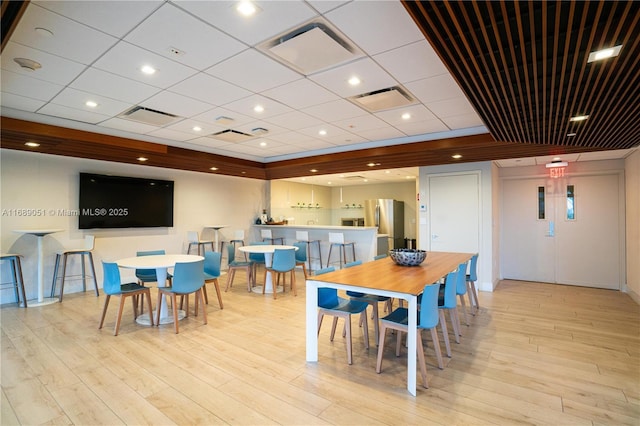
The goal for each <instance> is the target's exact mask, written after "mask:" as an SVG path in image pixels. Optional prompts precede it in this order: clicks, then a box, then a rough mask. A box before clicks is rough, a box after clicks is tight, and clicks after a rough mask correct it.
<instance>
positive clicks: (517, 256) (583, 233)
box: [501, 174, 624, 289]
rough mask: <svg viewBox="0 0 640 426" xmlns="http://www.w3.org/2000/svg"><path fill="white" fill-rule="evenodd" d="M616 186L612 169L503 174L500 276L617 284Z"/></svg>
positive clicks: (590, 284) (613, 286)
mask: <svg viewBox="0 0 640 426" xmlns="http://www.w3.org/2000/svg"><path fill="white" fill-rule="evenodd" d="M619 186H620V183H619V176H618V175H617V174H607V175H593V176H569V177H565V178H560V179H550V178H537V179H512V180H504V181H503V185H502V188H503V195H502V230H503V232H502V248H501V252H502V256H501V257H502V260H501V265H502V271H503V274H502V275H503V277H504V278H506V279H518V280H527V281H540V282H550V283H561V284H573V285H580V286H588V287H600V288H610V289H619V288H620V287H621V283H622V275H623V273H622V270H623V264H622V263H621V262H622V261H623V253H622V246H621V241H622V240H621V238H622V237H621V235H624V229H622V228H623V226H624V224H623V222H622V221H621V217H622V216H621V209H622V206H621V202H620V187H619Z"/></svg>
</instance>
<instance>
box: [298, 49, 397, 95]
mask: <svg viewBox="0 0 640 426" xmlns="http://www.w3.org/2000/svg"><path fill="white" fill-rule="evenodd" d="M352 77H358V78H359V79H360V84H358V85H355V86H353V85H350V84H349V79H350V78H352ZM309 79H311V80H313V81H315V82H316V83H318V84H319V85H321V86H324V87H326V88H327V89H329V90H331V91H332V92H334V93H336V94H338V95H340V96H342V97H349V96H355V95H359V94H362V93H369V92H373V91H375V90H380V89H386V88H388V87H393V86H395V85H397V84H398V82H397V81H396V80H395V79H394V78H393V77H391V76H390V75H389V73H387V72H386V71H385V70H384V69H383V68H381V67H380V66H379V65H378V64H376V63H375V62H373V61H372V60H371V59H370V58H362V59H359V60H357V61H354V62H351V63H348V64H346V65H342V66H339V67H337V68H333V69H330V70H328V71H323V72H319V73H317V74H314V75H311V76H309Z"/></svg>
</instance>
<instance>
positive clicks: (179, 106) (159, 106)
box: [140, 90, 214, 117]
mask: <svg viewBox="0 0 640 426" xmlns="http://www.w3.org/2000/svg"><path fill="white" fill-rule="evenodd" d="M140 105H142V106H144V107H146V108H151V109H155V110H157V111H162V112H166V113H169V114H173V115H178V116H180V117H192V116H194V115H197V114H201V113H203V112H205V111H208V110H210V109H213V107H214V106H213V105H211V104H207V103H204V102H200V101H198V100H196V99H193V98H189V97H187V96H182V95H179V94H177V93H173V92H168V91H166V90H164V91H162V92H160V93H158V94H156V95H154V96H152V97H150V98H149V99H146V100H145V101H144V102H141V103H140ZM168 105H170V107H169V108H170V110H169V111H166V108H167V106H168Z"/></svg>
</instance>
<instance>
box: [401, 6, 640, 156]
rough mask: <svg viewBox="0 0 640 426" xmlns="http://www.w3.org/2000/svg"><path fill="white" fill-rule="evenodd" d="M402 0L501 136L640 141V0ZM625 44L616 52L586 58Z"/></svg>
mask: <svg viewBox="0 0 640 426" xmlns="http://www.w3.org/2000/svg"><path fill="white" fill-rule="evenodd" d="M403 3H404V5H405V8H406V9H407V11H408V12H409V13H410V14H411V16H412V17H413V19H414V20H415V21H416V23H417V25H418V26H419V27H420V28H421V30H422V31H423V33H424V35H425V37H426V38H427V39H428V40H429V41H430V42H431V44H432V45H433V47H434V49H435V50H436V51H437V52H438V54H439V55H440V57H441V59H442V60H443V62H444V63H445V64H446V65H447V67H448V68H449V70H450V72H451V73H452V74H453V76H454V78H456V80H457V81H458V83H459V84H460V86H461V87H462V89H463V91H464V92H465V93H466V94H467V96H468V98H469V100H470V101H471V102H472V104H473V105H474V106H475V108H476V110H477V112H478V113H479V114H480V116H481V117H482V119H483V121H484V122H485V123H486V124H487V127H488V129H489V131H490V132H491V134H492V135H493V136H494V138H495V139H496V140H498V141H504V142H521V143H534V144H552V145H559V146H583V147H593V148H607V149H626V148H632V147H635V146H638V145H639V144H640V117H639V114H638V109H639V106H638V101H637V99H638V98H639V96H640V93H639V91H640V89H639V87H640V84H639V83H640V63H639V61H640V55H638V54H637V51H638V43H639V42H640V29H639V26H638V21H639V19H640V2H633V1H625V2H613V1H594V2H573V1H564V2H558V1H528V2H524V1H515V2H511V1H508V2H507V1H473V2H471V1H462V2H461V1H447V2H442V1H438V2H409V1H407V2H403ZM619 44H622V45H623V47H622V50H621V52H620V55H619V56H618V57H616V58H610V59H607V60H605V61H600V62H592V63H587V57H588V55H589V53H590V52H592V51H595V50H599V49H602V48H606V47H612V46H616V45H619ZM575 115H589V119H588V120H587V121H584V122H570V121H569V118H570V117H572V116H575ZM571 133H575V134H576V135H575V136H574V137H568V136H567V134H571Z"/></svg>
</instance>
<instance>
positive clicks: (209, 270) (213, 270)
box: [204, 251, 222, 279]
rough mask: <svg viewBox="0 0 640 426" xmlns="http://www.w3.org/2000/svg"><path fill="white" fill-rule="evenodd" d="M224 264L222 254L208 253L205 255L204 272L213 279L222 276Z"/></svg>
mask: <svg viewBox="0 0 640 426" xmlns="http://www.w3.org/2000/svg"><path fill="white" fill-rule="evenodd" d="M221 263H222V253H218V252H217V251H206V252H205V253H204V272H205V273H206V274H207V275H209V277H211V278H210V279H212V278H218V277H219V276H220V264H221Z"/></svg>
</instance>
